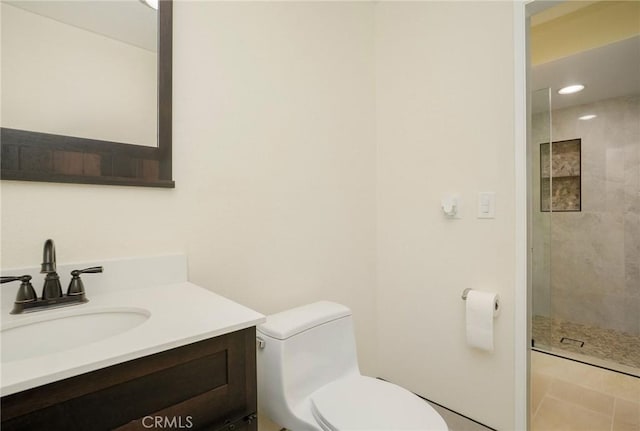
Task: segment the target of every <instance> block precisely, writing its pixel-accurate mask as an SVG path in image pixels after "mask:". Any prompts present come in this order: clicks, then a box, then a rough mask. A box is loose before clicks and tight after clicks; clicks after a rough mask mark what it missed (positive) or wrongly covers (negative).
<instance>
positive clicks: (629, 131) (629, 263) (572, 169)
mask: <svg viewBox="0 0 640 431" xmlns="http://www.w3.org/2000/svg"><path fill="white" fill-rule="evenodd" d="M532 83H533V88H534V89H537V90H535V91H533V92H532V93H531V98H530V99H531V102H532V103H531V124H530V130H531V136H530V139H529V148H528V152H529V154H528V157H529V161H530V168H529V192H530V213H529V215H530V218H529V220H530V222H529V228H530V236H529V239H530V252H531V255H530V266H531V271H530V278H531V292H532V301H533V307H532V347H533V348H534V349H539V350H542V351H546V352H551V353H554V354H558V355H561V356H566V357H570V358H572V359H577V360H580V361H584V362H588V363H591V364H594V365H598V366H602V367H606V368H611V369H614V370H617V371H622V372H625V373H628V374H633V375H637V376H640V36H634V37H630V38H626V39H624V40H620V41H615V42H614V43H609V44H606V45H603V46H598V47H595V48H592V49H588V50H584V51H581V52H577V53H575V54H573V55H570V56H566V57H562V58H558V59H555V60H553V61H549V62H545V63H542V64H539V65H537V66H536V65H534V66H533V67H532ZM569 84H582V85H584V89H583V90H582V91H581V92H580V93H575V94H566V95H563V94H559V92H558V90H559V89H560V88H561V87H563V86H565V85H569Z"/></svg>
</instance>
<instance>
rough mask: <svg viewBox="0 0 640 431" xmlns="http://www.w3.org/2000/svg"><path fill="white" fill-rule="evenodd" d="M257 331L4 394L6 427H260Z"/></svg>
mask: <svg viewBox="0 0 640 431" xmlns="http://www.w3.org/2000/svg"><path fill="white" fill-rule="evenodd" d="M255 340H256V338H255V328H254V327H251V328H247V329H243V330H240V331H236V332H233V333H230V334H226V335H221V336H219V337H216V338H212V339H208V340H204V341H200V342H196V343H193V344H189V345H186V346H182V347H178V348H175V349H172V350H168V351H164V352H160V353H156V354H153V355H150V356H145V357H142V358H139V359H134V360H131V361H128V362H124V363H121V364H117V365H113V366H111V367H108V368H103V369H100V370H96V371H92V372H89V373H86V374H82V375H78V376H75V377H70V378H68V379H65V380H60V381H57V382H53V383H50V384H47V385H44V386H40V387H37V388H33V389H29V390H26V391H23V392H19V393H16V394H11V395H7V396H5V397H2V430H3V431H11V430H29V431H34V430H47V431H53V430H65V431H71V430H90V431H97V430H111V429H116V430H149V429H152V430H154V429H156V430H157V429H174V430H180V429H182V430H189V429H190V430H234V431H238V430H252V431H256V430H257V429H258V428H257V418H256V410H257V405H256V403H257V398H256V397H257V395H256V341H255Z"/></svg>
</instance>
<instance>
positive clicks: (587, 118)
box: [578, 114, 597, 120]
mask: <svg viewBox="0 0 640 431" xmlns="http://www.w3.org/2000/svg"><path fill="white" fill-rule="evenodd" d="M596 117H597V115H596V114H589V115H583V116H582V117H579V118H578V120H593V119H594V118H596Z"/></svg>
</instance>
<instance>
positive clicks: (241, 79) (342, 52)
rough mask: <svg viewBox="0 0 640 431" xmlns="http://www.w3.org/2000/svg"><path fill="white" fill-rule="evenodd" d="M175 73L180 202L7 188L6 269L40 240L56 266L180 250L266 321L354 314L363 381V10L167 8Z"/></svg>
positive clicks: (54, 187) (369, 231) (371, 227)
mask: <svg viewBox="0 0 640 431" xmlns="http://www.w3.org/2000/svg"><path fill="white" fill-rule="evenodd" d="M173 76H174V90H173V91H174V105H173V119H174V144H173V145H174V159H173V160H174V177H175V180H176V189H175V190H156V189H146V188H130V187H111V186H87V185H68V184H47V183H28V182H15V181H3V182H2V257H3V263H2V266H3V267H16V266H25V265H33V264H34V263H35V264H39V263H40V259H41V258H42V244H43V242H44V240H45V239H46V238H49V237H51V238H54V240H55V241H56V245H57V252H58V260H59V261H61V262H69V261H80V260H82V261H86V260H94V259H96V260H97V259H101V258H109V257H117V256H123V255H125V256H136V255H145V254H158V253H163V252H173V251H186V252H187V253H188V258H189V263H190V268H189V277H190V279H191V280H192V281H194V282H196V283H199V284H201V285H203V286H206V287H208V288H211V289H212V290H215V291H216V292H219V293H221V294H223V295H225V296H228V297H230V298H232V299H235V300H238V301H239V302H241V303H243V304H245V305H247V306H250V307H253V308H254V309H256V310H258V311H261V312H263V313H273V312H276V311H280V310H284V309H286V308H288V307H292V306H296V305H300V304H303V303H308V302H311V301H315V300H319V299H330V300H336V301H340V302H343V303H345V304H347V305H349V306H351V307H352V308H353V310H354V312H355V314H356V325H357V337H358V342H359V345H358V347H359V349H360V353H361V355H362V361H361V363H362V366H363V369H365V370H367V371H371V370H372V368H373V362H374V358H375V347H374V344H375V320H374V312H375V306H374V304H375V298H374V296H373V295H372V292H373V286H374V284H375V201H374V199H375V191H374V186H375V176H374V175H375V146H374V133H375V130H374V128H373V127H372V125H373V123H374V91H373V90H374V67H373V14H372V7H371V5H370V4H339V3H311V4H296V3H262V4H251V3H237V4H234V3H225V2H176V3H175V5H174V69H173ZM36 278H37V277H36ZM4 287H5V285H3V288H4ZM8 288H12V287H10V286H9V287H8ZM87 289H88V291H89V292H90V289H91V287H90V285H89V286H87Z"/></svg>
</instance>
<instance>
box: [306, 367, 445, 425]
mask: <svg viewBox="0 0 640 431" xmlns="http://www.w3.org/2000/svg"><path fill="white" fill-rule="evenodd" d="M311 411H312V413H313V417H314V418H315V420H316V421H317V422H318V424H319V425H320V427H321V428H322V429H323V430H325V431H351V430H362V431H365V430H366V431H374V430H378V431H391V430H394V431H396V430H397V431H399V430H421V431H422V430H433V431H446V430H448V428H447V424H446V423H445V422H444V420H443V419H442V417H440V415H439V414H438V413H437V412H436V411H435V410H434V409H433V408H432V407H431V406H430V405H429V404H427V402H426V401H424V400H422V399H421V398H419V397H418V396H416V395H414V394H412V393H411V392H409V391H408V390H406V389H403V388H401V387H400V386H397V385H394V384H392V383H389V382H385V381H383V380H378V379H374V378H371V377H365V376H361V375H357V376H350V377H345V378H342V379H340V380H336V381H334V382H332V383H329V384H328V385H326V386H323V387H322V388H320V389H318V390H317V391H316V392H314V393H313V394H312V395H311Z"/></svg>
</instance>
